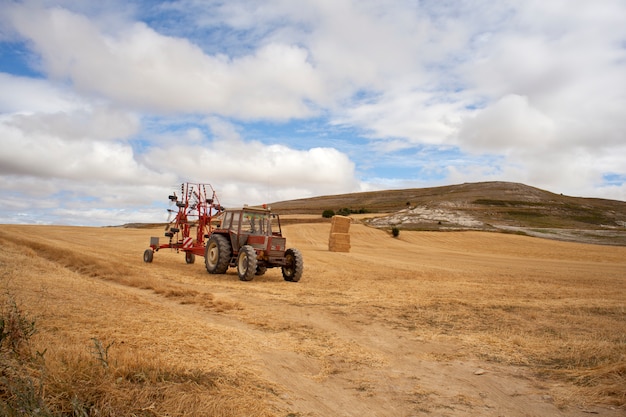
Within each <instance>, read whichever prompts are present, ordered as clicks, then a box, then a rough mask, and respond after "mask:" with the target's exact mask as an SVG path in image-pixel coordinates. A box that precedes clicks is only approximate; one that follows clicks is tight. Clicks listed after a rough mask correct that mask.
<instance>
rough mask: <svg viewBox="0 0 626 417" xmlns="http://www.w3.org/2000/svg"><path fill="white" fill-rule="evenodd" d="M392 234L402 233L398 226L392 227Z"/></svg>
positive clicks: (394, 235)
mask: <svg viewBox="0 0 626 417" xmlns="http://www.w3.org/2000/svg"><path fill="white" fill-rule="evenodd" d="M391 235H392V236H393V237H398V236H399V235H400V229H398V228H397V227H395V226H394V227H392V228H391Z"/></svg>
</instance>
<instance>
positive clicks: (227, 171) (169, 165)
mask: <svg viewBox="0 0 626 417" xmlns="http://www.w3.org/2000/svg"><path fill="white" fill-rule="evenodd" d="M208 123H209V124H210V126H211V129H212V132H213V134H214V135H216V138H215V139H214V140H213V141H205V142H204V143H202V144H186V143H180V142H179V143H176V142H171V143H169V144H168V145H164V146H162V147H159V148H153V149H151V150H149V151H148V152H146V154H145V155H143V157H142V158H141V159H142V163H144V164H145V165H146V166H147V167H149V168H150V169H152V170H154V171H165V172H177V173H178V175H179V176H180V177H181V178H186V179H196V180H195V181H198V182H208V183H211V184H214V186H216V187H217V184H221V185H223V187H218V188H220V189H224V190H225V191H220V195H223V197H221V198H222V199H224V200H225V201H227V202H231V204H235V205H237V204H241V203H244V202H247V203H251V204H255V203H259V202H268V201H276V200H277V199H280V198H302V197H307V196H312V195H318V194H334V193H339V192H348V191H352V190H355V189H357V188H358V186H359V185H358V182H357V181H356V179H355V172H354V168H355V167H354V163H353V162H352V161H351V160H350V159H349V158H348V157H347V156H346V155H345V154H343V153H341V152H339V151H337V150H336V149H333V148H312V149H307V150H297V149H293V148H290V147H287V146H284V145H278V144H274V145H265V144H263V143H261V142H259V141H254V140H244V139H242V138H241V137H240V136H239V134H238V133H237V131H236V130H235V128H234V127H233V126H232V125H231V124H229V123H228V122H226V121H224V120H221V119H215V118H211V119H209V120H208ZM250 200H253V201H250ZM223 204H224V201H223Z"/></svg>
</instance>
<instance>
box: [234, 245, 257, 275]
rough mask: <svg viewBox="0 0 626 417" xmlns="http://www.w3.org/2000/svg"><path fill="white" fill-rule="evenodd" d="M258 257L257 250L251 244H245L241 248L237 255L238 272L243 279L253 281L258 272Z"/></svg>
mask: <svg viewBox="0 0 626 417" xmlns="http://www.w3.org/2000/svg"><path fill="white" fill-rule="evenodd" d="M256 267H257V259H256V251H255V250H254V248H253V247H252V246H250V245H244V246H242V247H241V249H239V256H238V257H237V274H238V275H239V279H240V280H242V281H252V278H254V274H256Z"/></svg>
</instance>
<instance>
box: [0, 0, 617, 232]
mask: <svg viewBox="0 0 626 417" xmlns="http://www.w3.org/2000/svg"><path fill="white" fill-rule="evenodd" d="M625 21H626V3H624V1H622V0H599V1H594V2H589V1H585V0H580V1H578V0H551V1H549V2H546V1H542V0H541V1H539V0H529V1H524V2H518V1H506V0H502V1H483V0H473V1H469V0H468V1H438V0H437V1H435V0H432V1H409V0H405V1H394V0H385V1H373V0H333V1H326V0H300V1H297V2H294V1H291V0H267V1H262V2H261V1H256V0H230V1H228V2H224V1H213V0H180V1H176V0H172V1H163V2H158V1H127V0H124V1H122V0H108V1H103V2H97V3H96V2H84V1H78V0H74V1H72V0H56V1H48V0H33V1H11V0H8V1H7V0H5V1H3V2H2V3H0V190H1V191H2V194H3V201H4V207H3V210H2V212H1V213H0V223H33V224H72V225H94V226H97V225H115V224H123V223H129V222H143V221H145V222H155V221H163V220H164V219H165V218H166V217H167V213H166V211H165V208H166V207H167V196H168V195H169V193H170V192H171V191H173V190H176V189H178V185H179V184H180V183H181V182H186V181H190V182H198V183H210V184H212V186H213V188H214V189H215V190H216V191H217V193H218V196H219V198H220V201H221V203H222V204H223V205H225V206H236V205H240V204H243V203H248V204H259V203H265V202H273V201H281V200H286V199H294V198H303V197H312V196H319V195H330V194H338V193H348V192H358V191H372V190H379V189H392V188H413V187H430V186H438V185H449V184H457V183H463V182H478V181H514V182H521V183H525V184H528V185H532V186H536V187H539V188H543V189H546V190H549V191H552V192H556V193H563V194H568V195H575V196H583V197H600V198H610V199H617V200H624V201H626V133H625V132H626V117H625V114H626V76H625V75H624V74H626V25H624V24H623V23H624V22H625Z"/></svg>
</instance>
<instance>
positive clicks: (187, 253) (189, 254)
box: [185, 252, 196, 264]
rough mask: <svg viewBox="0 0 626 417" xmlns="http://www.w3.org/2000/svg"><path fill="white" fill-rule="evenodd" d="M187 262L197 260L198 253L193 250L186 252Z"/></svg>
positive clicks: (190, 262)
mask: <svg viewBox="0 0 626 417" xmlns="http://www.w3.org/2000/svg"><path fill="white" fill-rule="evenodd" d="M185 262H187V263H188V264H192V263H194V262H196V255H195V254H193V253H191V252H185Z"/></svg>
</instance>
